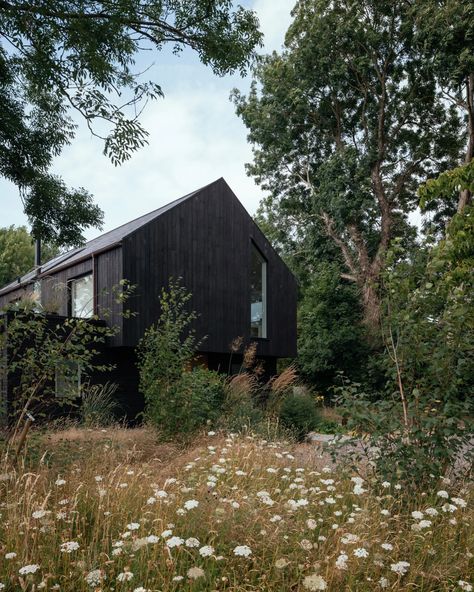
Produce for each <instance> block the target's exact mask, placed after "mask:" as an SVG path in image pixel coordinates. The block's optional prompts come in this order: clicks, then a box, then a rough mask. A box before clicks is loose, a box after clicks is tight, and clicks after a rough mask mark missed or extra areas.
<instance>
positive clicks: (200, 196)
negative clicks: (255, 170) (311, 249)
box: [0, 179, 297, 415]
mask: <svg viewBox="0 0 474 592" xmlns="http://www.w3.org/2000/svg"><path fill="white" fill-rule="evenodd" d="M172 277H173V278H181V280H182V283H183V285H184V286H185V287H186V289H187V290H188V291H189V292H191V294H192V300H191V306H192V308H193V309H194V310H195V311H196V312H197V313H198V315H199V316H198V319H197V320H196V321H195V330H196V334H197V336H198V337H199V338H204V337H205V339H204V340H203V341H202V344H201V345H200V348H199V357H200V363H203V364H205V365H206V366H207V367H209V368H210V369H214V370H222V371H227V370H228V368H229V363H230V361H231V358H230V344H231V342H232V341H233V340H235V339H236V338H238V337H240V338H242V339H243V342H244V344H248V343H250V342H255V343H256V344H257V356H258V358H259V359H260V360H261V361H262V363H263V364H264V366H265V370H266V372H267V373H268V374H273V373H274V372H275V369H276V360H277V359H278V358H291V357H295V356H296V299H297V286H296V281H295V278H294V277H293V275H292V273H291V272H290V271H289V269H288V268H287V266H286V265H285V263H284V262H283V261H282V260H281V258H280V257H279V256H278V254H277V253H276V252H275V251H274V249H273V248H272V246H271V245H270V243H269V241H268V240H267V239H266V238H265V236H264V235H263V233H262V232H261V231H260V229H259V228H258V226H257V225H256V224H255V222H254V221H253V219H252V218H251V216H250V215H249V214H248V213H247V212H246V210H245V209H244V207H243V206H242V204H241V203H240V201H239V200H238V199H237V197H236V196H235V194H234V193H233V192H232V190H231V189H230V187H229V186H228V185H227V183H226V182H225V181H224V179H219V180H217V181H215V182H213V183H211V184H210V185H207V186H206V187H203V188H201V189H199V190H197V191H194V192H193V193H190V194H189V195H186V196H184V197H182V198H180V199H178V200H176V201H174V202H172V203H170V204H168V205H166V206H164V207H162V208H159V209H158V210H155V211H153V212H150V213H149V214H146V215H144V216H141V217H140V218H137V219H136V220H133V221H131V222H129V223H127V224H124V225H123V226H120V227H119V228H116V229H115V230H112V231H110V232H107V233H105V234H102V235H101V236H99V237H97V238H95V239H93V240H91V241H89V242H88V243H86V244H85V245H84V246H83V247H79V248H77V249H73V250H71V251H69V252H67V253H64V254H62V255H60V256H58V257H56V258H55V259H53V260H51V261H48V262H45V263H44V264H42V265H41V266H38V267H37V268H36V269H34V270H32V271H31V272H29V273H28V274H26V275H25V276H23V277H20V278H18V279H17V280H16V281H14V282H12V283H10V284H9V285H8V286H5V287H4V288H2V289H1V290H0V309H2V308H3V307H5V306H6V305H8V304H11V303H12V302H14V301H16V300H20V299H22V298H24V297H25V296H26V295H29V296H30V297H31V295H32V294H34V295H35V297H36V298H37V300H38V301H39V302H40V303H41V307H42V308H43V309H44V310H45V311H46V312H52V313H56V314H58V315H59V316H61V317H71V316H73V317H74V316H75V317H91V316H93V315H98V316H99V318H100V317H103V316H104V315H103V312H104V311H108V314H107V316H106V318H105V320H106V322H107V323H108V324H111V325H114V326H117V327H118V328H119V331H118V333H117V334H116V336H115V337H113V338H111V339H110V342H109V343H108V344H107V348H106V351H105V352H104V356H105V357H106V358H107V361H108V362H110V363H113V364H114V365H115V367H116V369H115V370H114V371H113V373H112V376H108V377H107V380H113V381H114V382H116V383H117V384H118V385H119V390H118V393H119V397H120V399H121V400H122V401H123V402H124V405H125V407H126V408H127V409H128V411H129V414H132V415H133V413H134V412H135V411H138V410H140V408H141V407H143V402H142V401H141V399H140V395H139V394H138V373H137V368H136V359H135V353H134V351H135V347H136V346H137V344H138V342H139V341H140V339H141V338H142V336H143V334H144V332H145V330H146V329H147V327H149V326H150V325H151V324H152V323H153V322H154V321H156V319H157V318H158V316H159V296H160V292H161V289H162V288H163V287H165V286H167V285H168V282H169V279H170V278H172ZM123 279H125V280H127V281H128V282H130V284H132V285H133V286H135V291H134V293H133V295H132V297H131V298H130V299H129V300H128V301H127V302H126V304H125V306H126V308H127V309H130V310H131V311H132V312H133V313H134V314H133V315H132V316H131V317H129V318H124V316H123V315H122V312H123V310H122V307H123V304H121V303H118V302H117V301H116V298H115V295H114V291H113V287H114V286H118V285H119V283H120V281H121V280H123ZM232 361H233V363H234V365H239V363H240V362H239V357H238V355H237V356H236V355H234V356H233V357H232Z"/></svg>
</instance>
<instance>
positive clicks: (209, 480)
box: [0, 429, 474, 592]
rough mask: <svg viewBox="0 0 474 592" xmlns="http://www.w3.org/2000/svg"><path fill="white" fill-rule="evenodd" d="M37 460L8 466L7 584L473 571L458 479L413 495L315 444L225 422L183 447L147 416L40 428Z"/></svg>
mask: <svg viewBox="0 0 474 592" xmlns="http://www.w3.org/2000/svg"><path fill="white" fill-rule="evenodd" d="M27 459H28V460H27V462H25V463H24V465H23V466H21V467H16V468H15V469H12V468H11V467H6V466H5V467H2V468H1V469H0V513H1V517H0V589H3V590H4V591H5V592H7V591H8V592H10V591H17V590H30V591H32V592H33V591H36V590H59V591H62V592H72V591H78V592H80V591H86V590H88V591H93V590H96V591H99V590H100V591H103V592H105V591H109V590H110V591H111V590H116V591H119V592H121V591H124V592H128V591H135V592H144V591H146V590H150V591H153V592H155V591H161V592H169V591H175V590H176V591H180V590H183V591H185V590H193V591H196V592H197V591H202V592H203V591H213V590H219V591H221V590H222V591H224V590H227V591H232V592H237V591H238V592H244V591H245V592H250V591H256V590H261V591H275V592H280V591H287V590H288V591H305V590H330V591H334V592H336V591H350V592H355V591H360V592H363V591H370V590H383V589H386V590H413V591H415V590H416V591H448V590H470V589H471V588H470V586H471V584H473V583H474V581H473V580H474V578H473V577H472V574H473V573H474V555H473V554H474V529H473V521H474V511H473V503H472V502H473V495H472V491H471V490H470V489H469V487H468V486H464V488H463V486H462V484H457V485H456V486H454V485H452V484H450V483H440V484H439V486H438V487H437V488H436V489H435V490H434V491H426V492H420V494H419V496H418V497H416V498H414V497H409V496H407V495H405V493H404V491H403V488H402V489H398V488H397V484H395V483H391V484H385V485H384V486H383V485H382V484H380V483H375V482H368V481H366V480H365V481H360V480H359V479H360V478H359V476H357V475H349V474H343V472H342V471H341V469H339V468H338V467H328V466H325V464H326V462H325V459H324V458H320V455H319V453H318V452H317V450H316V449H315V448H314V447H312V446H309V445H289V444H284V443H269V442H261V441H258V440H256V439H254V438H251V437H242V436H239V437H238V436H232V437H230V436H229V437H225V436H223V435H219V434H217V435H209V436H203V437H202V438H201V439H199V440H196V441H195V442H194V443H193V446H192V447H189V448H187V449H180V448H178V447H176V446H171V445H157V444H156V442H155V439H154V436H153V434H152V433H151V432H149V431H147V430H145V429H137V430H125V429H109V430H106V431H101V430H79V429H69V430H63V431H59V432H54V433H50V434H48V435H36V436H35V437H34V438H33V439H32V441H31V442H30V444H29V451H28V456H27ZM438 492H439V494H438ZM446 496H447V497H446ZM413 512H414V514H413ZM404 562H406V563H404ZM2 585H3V588H2Z"/></svg>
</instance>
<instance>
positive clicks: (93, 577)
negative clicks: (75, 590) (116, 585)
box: [84, 477, 105, 588]
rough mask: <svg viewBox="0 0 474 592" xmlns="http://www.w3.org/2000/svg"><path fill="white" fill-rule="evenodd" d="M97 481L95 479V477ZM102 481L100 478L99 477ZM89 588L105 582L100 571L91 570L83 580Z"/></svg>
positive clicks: (103, 575)
mask: <svg viewBox="0 0 474 592" xmlns="http://www.w3.org/2000/svg"><path fill="white" fill-rule="evenodd" d="M96 480H97V477H96ZM101 480H102V477H101ZM84 579H85V580H86V582H87V584H89V586H90V587H91V588H96V587H97V586H100V583H101V581H102V580H103V579H104V580H105V574H104V573H103V572H102V570H100V569H93V570H92V571H90V572H89V573H88V574H87V575H86V577H85V578H84Z"/></svg>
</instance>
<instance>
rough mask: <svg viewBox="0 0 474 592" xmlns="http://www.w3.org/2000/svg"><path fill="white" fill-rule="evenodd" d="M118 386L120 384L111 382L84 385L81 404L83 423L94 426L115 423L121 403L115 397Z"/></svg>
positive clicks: (80, 410)
mask: <svg viewBox="0 0 474 592" xmlns="http://www.w3.org/2000/svg"><path fill="white" fill-rule="evenodd" d="M117 388H118V385H117V384H114V383H111V382H106V383H105V384H93V385H90V384H87V385H84V386H83V387H82V389H81V401H80V404H79V405H80V408H79V413H80V420H81V424H82V425H84V426H85V427H88V428H94V427H104V426H108V425H111V424H113V423H114V421H115V420H116V417H117V414H118V411H119V405H118V403H117V400H116V399H115V393H116V391H117Z"/></svg>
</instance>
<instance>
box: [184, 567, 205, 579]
mask: <svg viewBox="0 0 474 592" xmlns="http://www.w3.org/2000/svg"><path fill="white" fill-rule="evenodd" d="M186 575H187V576H188V578H190V579H191V580H197V579H198V578H202V577H204V575H205V573H204V570H203V569H201V568H200V567H190V568H189V569H188V571H187V574H186Z"/></svg>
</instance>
